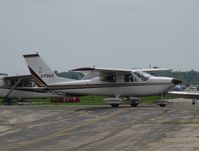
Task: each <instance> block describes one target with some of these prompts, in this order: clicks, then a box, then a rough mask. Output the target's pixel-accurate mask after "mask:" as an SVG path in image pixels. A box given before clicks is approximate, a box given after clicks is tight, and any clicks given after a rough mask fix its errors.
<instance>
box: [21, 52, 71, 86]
mask: <svg viewBox="0 0 199 151" xmlns="http://www.w3.org/2000/svg"><path fill="white" fill-rule="evenodd" d="M24 58H25V61H26V64H27V66H28V68H29V70H30V72H31V74H32V77H33V81H34V82H35V83H36V84H37V85H38V86H40V87H45V86H48V85H53V84H57V83H59V82H68V81H73V79H68V78H61V77H58V76H57V75H56V74H55V73H54V72H53V71H52V70H51V69H50V68H49V66H48V65H47V64H46V63H45V62H44V61H43V59H42V58H41V57H40V56H39V54H28V55H24Z"/></svg>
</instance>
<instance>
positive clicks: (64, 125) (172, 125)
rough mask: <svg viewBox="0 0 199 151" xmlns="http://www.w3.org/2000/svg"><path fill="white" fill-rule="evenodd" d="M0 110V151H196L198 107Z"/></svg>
mask: <svg viewBox="0 0 199 151" xmlns="http://www.w3.org/2000/svg"><path fill="white" fill-rule="evenodd" d="M188 102H189V103H173V104H169V105H168V106H167V107H166V108H160V107H159V106H156V105H146V104H142V105H140V106H138V107H137V108H132V107H130V106H128V105H123V106H121V107H119V108H111V107H109V106H106V105H105V106H67V107H66V106H1V107H0V151H199V104H197V105H196V106H192V105H191V103H190V100H189V101H188Z"/></svg>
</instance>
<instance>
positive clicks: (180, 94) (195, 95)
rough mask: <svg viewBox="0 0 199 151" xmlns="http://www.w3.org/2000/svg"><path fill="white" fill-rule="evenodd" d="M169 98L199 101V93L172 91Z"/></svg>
mask: <svg viewBox="0 0 199 151" xmlns="http://www.w3.org/2000/svg"><path fill="white" fill-rule="evenodd" d="M167 96H171V97H176V98H188V99H199V93H198V92H186V91H170V92H168V94H167Z"/></svg>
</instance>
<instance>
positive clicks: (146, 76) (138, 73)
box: [134, 71, 152, 81]
mask: <svg viewBox="0 0 199 151" xmlns="http://www.w3.org/2000/svg"><path fill="white" fill-rule="evenodd" d="M134 74H135V75H136V76H138V77H139V78H140V79H142V80H143V81H146V80H148V79H149V77H152V75H151V74H148V73H146V72H143V71H136V72H134Z"/></svg>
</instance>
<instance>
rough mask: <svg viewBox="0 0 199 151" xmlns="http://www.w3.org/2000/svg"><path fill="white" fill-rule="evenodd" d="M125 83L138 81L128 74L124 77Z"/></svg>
mask: <svg viewBox="0 0 199 151" xmlns="http://www.w3.org/2000/svg"><path fill="white" fill-rule="evenodd" d="M124 80H125V82H136V81H137V79H136V78H135V77H134V76H133V75H132V74H127V75H125V76H124Z"/></svg>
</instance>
